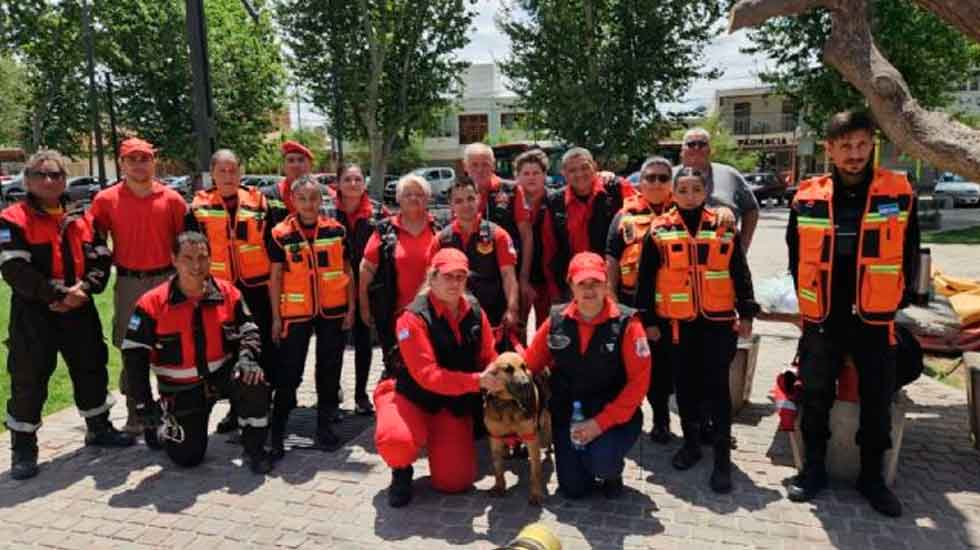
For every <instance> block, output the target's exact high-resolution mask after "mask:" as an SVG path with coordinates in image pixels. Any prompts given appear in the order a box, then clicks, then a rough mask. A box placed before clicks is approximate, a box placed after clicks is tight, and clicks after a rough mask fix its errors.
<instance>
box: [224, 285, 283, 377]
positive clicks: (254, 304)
mask: <svg viewBox="0 0 980 550" xmlns="http://www.w3.org/2000/svg"><path fill="white" fill-rule="evenodd" d="M235 286H236V287H238V290H240V291H241V292H242V298H244V299H245V303H246V304H248V309H249V311H251V312H252V320H253V321H254V322H255V324H256V325H258V327H259V335H260V336H261V338H262V354H261V355H260V356H259V365H260V366H261V367H262V370H263V371H264V372H265V375H266V378H269V377H271V376H272V373H274V372H275V371H276V363H277V360H278V356H279V350H278V349H277V348H276V344H275V343H274V342H273V341H272V304H271V303H270V302H269V287H268V286H266V285H260V286H256V287H248V286H245V285H243V284H241V283H236V284H235Z"/></svg>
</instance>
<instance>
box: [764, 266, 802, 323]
mask: <svg viewBox="0 0 980 550" xmlns="http://www.w3.org/2000/svg"><path fill="white" fill-rule="evenodd" d="M755 300H756V301H757V302H759V306H760V307H762V311H764V312H766V313H789V314H797V313H799V312H800V304H799V302H798V301H797V299H796V288H795V287H794V286H793V276H792V275H790V273H789V271H783V272H782V273H780V274H779V275H776V276H773V277H768V278H766V279H762V280H761V281H759V282H757V283H756V284H755Z"/></svg>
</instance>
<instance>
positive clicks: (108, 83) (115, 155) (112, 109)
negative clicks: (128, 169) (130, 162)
mask: <svg viewBox="0 0 980 550" xmlns="http://www.w3.org/2000/svg"><path fill="white" fill-rule="evenodd" d="M105 89H106V95H107V96H108V100H109V131H110V132H111V133H110V136H111V137H112V162H113V163H114V164H115V167H116V179H119V135H118V134H117V133H116V101H115V100H114V99H113V96H112V93H113V91H112V77H111V76H109V73H106V74H105Z"/></svg>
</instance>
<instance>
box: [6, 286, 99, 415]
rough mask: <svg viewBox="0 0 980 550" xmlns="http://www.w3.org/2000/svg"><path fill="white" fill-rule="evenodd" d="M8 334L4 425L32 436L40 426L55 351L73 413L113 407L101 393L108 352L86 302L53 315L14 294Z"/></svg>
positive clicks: (55, 363) (96, 315) (96, 316)
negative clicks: (64, 370) (68, 388)
mask: <svg viewBox="0 0 980 550" xmlns="http://www.w3.org/2000/svg"><path fill="white" fill-rule="evenodd" d="M8 330H9V339H8V341H7V347H8V348H9V350H8V355H7V371H8V372H9V373H10V399H9V400H8V401H7V427H9V428H10V429H11V430H14V431H18V432H29V433H33V432H35V431H37V429H38V428H39V427H40V426H41V409H42V408H43V407H44V402H45V401H46V400H47V398H48V381H49V380H50V379H51V375H52V374H53V373H54V369H55V368H56V367H57V366H58V353H59V352H60V353H61V356H62V357H63V358H64V359H65V363H66V364H67V365H68V375H69V376H70V377H71V382H72V390H73V392H74V397H75V405H76V406H77V407H78V412H79V414H81V415H82V417H84V418H92V417H95V416H98V415H100V414H104V413H105V412H107V411H108V410H109V407H110V406H112V403H113V401H112V397H111V396H109V395H108V392H107V386H108V384H109V371H108V370H107V369H106V363H107V362H108V359H109V348H108V347H107V346H106V343H105V340H104V339H103V336H102V324H101V322H100V321H99V313H98V311H97V310H96V309H95V305H94V304H93V303H92V302H91V301H89V302H88V303H86V304H85V305H83V306H81V307H79V308H77V309H75V310H73V311H70V312H68V313H54V312H52V311H51V310H50V309H49V308H48V306H47V304H39V303H35V302H27V301H25V300H23V299H21V298H19V297H18V296H17V294H14V295H13V297H12V300H11V306H10V323H9V329H8Z"/></svg>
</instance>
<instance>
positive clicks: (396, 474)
mask: <svg viewBox="0 0 980 550" xmlns="http://www.w3.org/2000/svg"><path fill="white" fill-rule="evenodd" d="M413 475H415V470H414V469H413V468H412V467H411V466H408V467H406V468H396V469H394V470H392V471H391V485H389V486H388V506H391V507H392V508H401V507H402V506H405V505H406V504H408V503H409V502H411V501H412V476H413Z"/></svg>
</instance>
